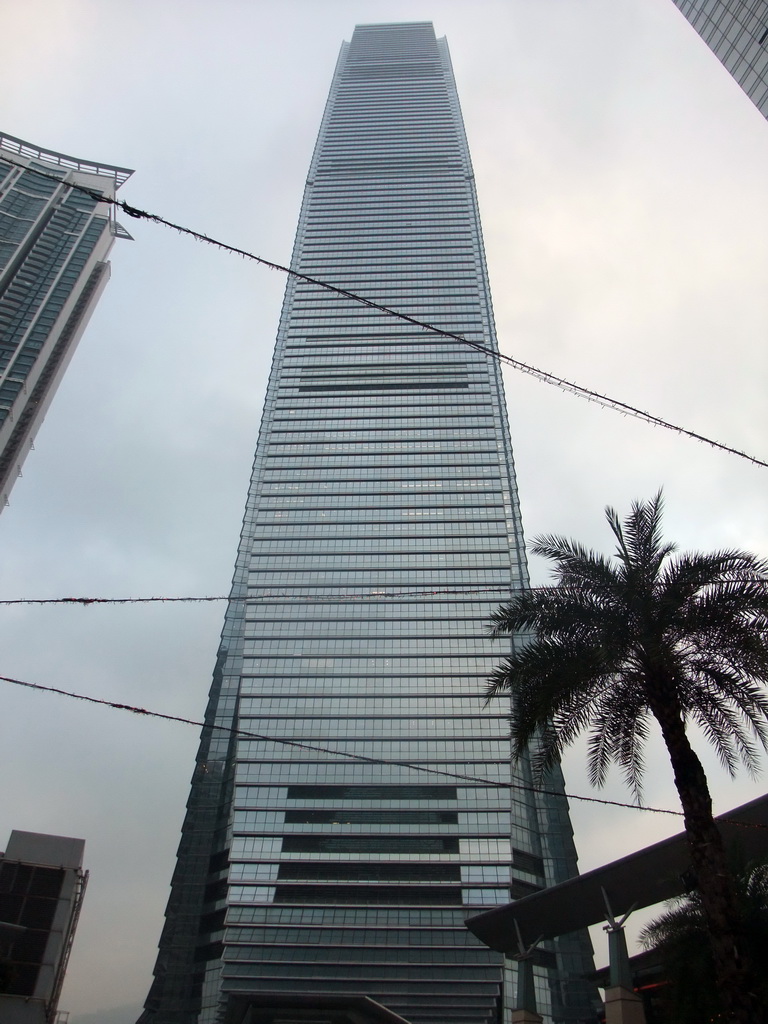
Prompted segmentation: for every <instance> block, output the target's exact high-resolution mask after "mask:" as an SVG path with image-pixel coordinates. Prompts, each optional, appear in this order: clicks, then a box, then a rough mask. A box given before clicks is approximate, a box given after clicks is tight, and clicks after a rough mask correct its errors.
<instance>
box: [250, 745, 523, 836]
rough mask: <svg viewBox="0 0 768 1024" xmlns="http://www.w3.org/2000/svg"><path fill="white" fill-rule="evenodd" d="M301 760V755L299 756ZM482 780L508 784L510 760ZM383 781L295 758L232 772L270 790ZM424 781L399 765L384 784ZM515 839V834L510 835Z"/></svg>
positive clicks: (488, 769)
mask: <svg viewBox="0 0 768 1024" xmlns="http://www.w3.org/2000/svg"><path fill="white" fill-rule="evenodd" d="M300 756H301V757H302V758H303V754H301V755H300ZM435 767H436V768H439V769H440V770H441V771H445V772H455V773H457V774H459V775H477V774H478V770H477V765H476V763H475V762H466V761H441V762H440V764H439V765H435ZM482 776H483V778H484V779H485V780H488V781H497V782H501V783H505V784H506V783H509V779H510V767H509V758H507V760H506V761H505V762H504V763H503V764H502V763H499V764H487V763H486V764H484V765H483V767H482ZM381 777H382V768H381V765H378V764H377V765H373V764H364V763H362V762H359V761H351V760H350V761H347V760H346V759H345V760H338V761H336V762H333V763H328V764H322V763H319V762H317V761H313V762H310V761H306V762H305V761H304V760H301V761H300V760H298V757H297V756H296V755H295V754H294V758H293V760H292V761H274V762H241V763H238V765H237V767H236V770H235V781H236V782H238V783H241V784H244V785H247V784H252V783H256V782H259V783H261V784H266V785H273V786H290V785H294V784H297V783H302V782H306V781H307V779H308V778H312V779H314V780H315V781H316V782H318V783H326V784H329V785H330V784H336V785H338V784H340V783H347V784H349V783H358V784H362V783H365V782H370V783H380V782H381ZM423 778H424V773H423V772H422V771H419V770H418V769H416V768H405V767H401V766H398V765H387V781H388V782H392V783H396V782H410V783H418V782H419V781H420V780H421V779H423ZM513 836H514V832H513ZM528 839H529V836H528V833H527V831H526V832H525V834H524V836H523V837H522V839H520V840H518V839H517V838H515V842H516V843H518V844H524V843H525V842H526V841H527V840H528Z"/></svg>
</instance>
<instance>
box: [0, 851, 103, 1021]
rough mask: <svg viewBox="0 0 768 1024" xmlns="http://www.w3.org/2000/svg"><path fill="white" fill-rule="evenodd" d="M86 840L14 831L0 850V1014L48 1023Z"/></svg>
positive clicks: (81, 882) (80, 886) (68, 943)
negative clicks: (3, 851) (6, 844)
mask: <svg viewBox="0 0 768 1024" xmlns="http://www.w3.org/2000/svg"><path fill="white" fill-rule="evenodd" d="M84 850H85V842H84V840H82V839H70V838H69V837H67V836H48V835H42V834H40V833H38V832H17V831H13V832H11V838H10V839H9V840H8V847H7V849H6V851H5V853H4V854H0V1021H2V1024H51V1022H52V1021H54V1020H55V1018H56V1008H57V1005H58V1001H59V995H60V993H61V986H62V984H63V983H64V974H65V972H66V969H67V961H68V960H69V953H70V950H71V948H72V941H73V939H74V936H75V927H76V925H77V919H78V917H79V915H80V907H81V906H82V902H83V894H84V892H85V887H86V884H87V881H88V872H87V871H84V870H83V852H84Z"/></svg>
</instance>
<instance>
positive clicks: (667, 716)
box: [488, 492, 768, 1024]
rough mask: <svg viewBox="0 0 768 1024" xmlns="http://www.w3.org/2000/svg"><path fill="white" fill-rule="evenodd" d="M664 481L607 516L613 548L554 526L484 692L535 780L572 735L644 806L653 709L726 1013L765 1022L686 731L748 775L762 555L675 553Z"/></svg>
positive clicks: (767, 622) (767, 601)
mask: <svg viewBox="0 0 768 1024" xmlns="http://www.w3.org/2000/svg"><path fill="white" fill-rule="evenodd" d="M662 504H663V503H662V497H661V492H659V494H657V495H656V497H655V498H653V499H652V500H651V501H648V502H635V503H634V505H633V506H632V511H631V512H630V514H629V515H628V516H627V517H626V518H625V520H624V522H623V523H622V522H621V521H620V519H619V517H618V515H617V514H616V512H615V511H614V510H613V509H610V508H609V509H606V518H607V520H608V524H609V526H610V528H611V531H612V532H613V535H614V537H615V539H616V542H617V549H616V552H615V555H614V558H613V559H607V558H605V557H603V556H602V555H600V554H597V553H595V552H592V551H589V550H587V549H586V548H584V547H583V546H582V545H580V544H577V543H575V542H573V541H570V540H567V539H565V538H562V537H542V538H539V539H538V540H537V541H536V543H535V544H534V547H533V550H534V551H535V552H536V554H540V555H544V556H545V557H547V558H550V559H551V560H552V561H553V562H554V563H555V583H554V585H553V586H549V587H544V588H541V589H537V590H530V591H526V592H523V593H521V594H520V595H519V596H517V597H516V598H515V599H514V600H513V601H512V602H511V603H510V604H508V605H504V606H502V607H501V608H499V609H498V611H497V612H496V613H495V615H494V616H493V620H492V625H491V629H492V632H493V633H494V635H497V636H498V635H501V634H506V633H510V634H513V635H514V636H515V638H516V640H515V646H514V647H513V653H512V655H511V657H509V658H507V659H506V660H505V661H504V662H503V663H502V664H501V665H499V666H498V668H497V669H496V670H495V671H494V672H493V674H492V676H491V678H490V681H489V687H488V699H490V698H492V697H496V696H499V695H501V694H506V693H509V694H511V696H512V716H511V726H512V740H513V750H514V755H515V757H516V758H520V757H521V756H522V755H523V753H524V752H525V751H526V750H530V751H531V757H532V763H533V766H534V769H535V770H536V771H537V772H538V776H539V777H541V776H542V775H543V774H544V773H546V771H547V770H548V769H550V768H552V767H553V766H554V765H556V764H557V763H558V761H559V759H560V756H561V753H562V751H563V750H564V748H565V747H567V746H568V745H569V744H570V743H571V742H572V741H573V740H574V739H575V738H576V737H577V736H578V735H579V734H581V733H583V732H587V733H588V747H587V758H588V769H589V776H590V781H591V782H592V784H593V785H596V786H600V785H602V784H603V783H604V782H605V780H606V776H607V773H608V769H609V768H610V766H611V764H614V763H615V764H616V765H618V766H619V768H620V769H621V770H622V772H623V773H624V777H625V779H626V781H627V783H628V785H629V786H630V788H631V789H632V791H633V793H634V795H635V797H636V799H637V800H638V803H639V802H640V799H641V795H642V794H641V785H642V777H643V770H644V760H643V747H644V744H645V742H646V740H647V739H648V735H649V728H650V724H651V719H655V720H656V723H657V724H658V727H659V729H660V730H661V735H662V737H663V739H664V743H665V744H666V747H667V752H668V754H669V759H670V761H671V764H672V769H673V773H674V780H675V786H676V787H677V791H678V794H679V797H680V803H681V805H682V809H683V814H684V821H685V831H686V833H687V837H688V845H689V850H690V856H691V863H692V867H693V870H694V873H695V876H696V880H697V887H698V889H699V891H700V893H701V900H702V906H703V908H704V913H705V915H706V920H707V929H708V932H709V937H710V942H711V945H712V954H713V959H714V964H715V970H716V973H717V980H718V984H719V986H720V989H721V992H722V993H723V1001H724V1004H725V1009H726V1013H727V1015H728V1016H727V1019H728V1020H729V1021H732V1022H734V1024H735V1022H738V1024H754V1022H755V1021H756V1020H758V1019H760V1011H759V1010H758V1008H757V997H756V996H755V994H754V991H753V986H752V984H751V981H750V978H751V971H750V969H749V965H748V962H747V957H746V954H745V952H744V950H743V949H742V948H741V946H742V944H741V936H740V923H739V916H738V911H737V907H736V899H735V895H734V889H733V882H732V880H731V877H730V874H729V872H728V869H727V865H726V858H725V854H724V850H723V843H722V840H721V837H720V833H719V832H718V829H717V826H716V824H715V822H714V820H713V817H712V801H711V798H710V794H709V788H708V785H707V779H706V776H705V774H704V769H703V767H702V765H701V762H700V760H699V758H698V756H697V754H696V753H695V751H694V749H693V747H692V746H691V742H690V739H689V736H688V731H687V727H688V726H689V725H690V724H694V725H698V726H699V727H700V728H701V730H702V732H703V734H704V736H705V737H706V738H707V739H708V740H709V742H710V743H712V744H713V745H714V747H715V749H716V751H717V753H718V755H719V757H720V761H721V762H722V764H723V766H724V767H725V768H726V769H727V771H728V772H729V773H730V774H731V775H733V774H734V773H735V771H736V769H737V767H738V766H739V764H740V763H743V764H744V765H745V766H746V767H747V769H748V770H749V771H750V772H752V773H755V772H756V770H757V767H758V756H759V753H760V748H761V747H762V748H765V747H766V746H767V745H768V698H767V697H766V692H765V689H764V684H765V682H766V681H768V563H767V562H765V561H763V560H760V559H757V558H755V557H754V556H753V555H749V554H746V553H745V552H742V551H717V552H714V553H712V554H690V555H678V556H675V557H672V556H673V552H674V550H675V548H674V545H672V544H667V543H664V542H663V540H662V536H661V517H662Z"/></svg>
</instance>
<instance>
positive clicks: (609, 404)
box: [29, 168, 768, 469]
mask: <svg viewBox="0 0 768 1024" xmlns="http://www.w3.org/2000/svg"><path fill="white" fill-rule="evenodd" d="M29 171H30V173H34V174H36V175H38V176H39V177H41V178H47V179H48V180H49V181H55V182H56V183H57V184H59V185H62V184H64V185H65V186H67V187H68V188H72V189H75V190H76V191H78V192H83V193H85V194H86V195H88V196H90V197H91V199H95V200H97V201H98V202H104V203H109V204H110V205H112V206H117V207H119V208H120V209H121V210H123V212H124V213H126V214H127V215H128V216H129V217H133V218H135V219H137V220H148V221H151V222H153V223H155V224H162V225H163V226H164V227H168V228H172V229H173V230H174V231H178V232H179V233H180V234H182V235H189V236H190V237H191V238H194V239H195V240H196V241H198V242H206V243H208V244H209V245H213V246H215V247H216V248H218V249H222V250H223V251H224V252H230V253H233V254H234V255H236V256H242V257H243V259H248V260H253V261H254V262H255V263H259V264H260V265H261V266H263V267H268V268H269V269H270V270H277V271H280V272H281V273H283V274H287V275H288V276H289V277H292V278H295V279H296V280H299V281H304V282H305V283H307V284H311V285H315V286H316V287H318V288H323V289H325V290H326V291H329V292H333V293H334V294H336V295H341V296H342V297H344V298H346V299H350V300H351V301H352V302H357V303H360V305H363V306H367V307H368V308H369V309H374V310H376V311H377V312H379V313H384V314H385V315H386V316H391V317H395V318H396V319H397V320H401V321H403V322H405V323H408V324H411V325H412V326H414V327H418V328H420V329H421V330H425V331H428V332H430V333H431V334H436V335H439V336H440V337H443V338H450V339H452V340H453V341H459V342H461V343H462V345H468V346H469V347H470V348H473V349H475V350H476V351H478V352H482V353H483V354H484V355H486V356H490V357H491V358H492V359H496V360H497V361H499V362H501V363H504V364H505V365H507V366H511V367H512V368H513V369H515V370H518V371H519V372H521V373H526V374H528V375H529V376H531V377H535V378H536V379H537V380H539V381H541V382H542V383H544V384H550V385H552V386H553V387H557V388H560V390H561V391H565V392H567V393H570V394H573V395H576V396H577V397H578V398H583V399H586V400H587V401H589V402H595V403H596V404H597V405H601V406H603V407H604V408H606V409H612V410H613V411H614V412H620V413H623V414H625V415H628V416H634V417H635V418H636V419H639V420H641V421H642V422H644V423H649V424H651V425H652V426H655V427H662V428H664V429H665V430H671V431H673V432H674V433H676V434H679V435H681V436H683V437H689V438H691V439H692V440H694V441H700V442H701V443H702V444H706V445H709V446H710V447H711V448H716V449H718V450H719V451H724V452H728V453H729V454H731V455H737V456H738V457H739V458H740V459H746V460H747V461H748V462H751V463H753V464H754V465H756V466H762V467H764V468H767V469H768V462H766V461H765V460H763V459H758V458H757V457H755V456H754V455H748V454H747V453H746V452H743V451H740V450H739V449H738V448H733V447H732V446H731V445H727V444H723V443H722V442H720V441H715V440H713V439H712V438H710V437H706V436H705V435H704V434H699V433H697V432H696V431H694V430H688V429H687V428H686V427H681V426H679V425H678V424H676V423H671V422H669V421H668V420H664V419H662V418H661V417H659V416H654V415H653V414H652V413H649V412H645V411H644V410H642V409H639V408H637V407H636V406H634V405H629V404H628V403H627V402H621V401H619V400H618V399H616V398H611V397H609V396H608V395H604V394H601V393H600V392H598V391H593V390H592V389H590V388H586V387H582V385H580V384H576V383H575V382H574V381H570V380H567V379H566V378H565V377H558V376H557V375H556V374H554V373H549V372H548V371H547V370H541V369H539V368H538V367H536V366H532V365H530V364H529V363H524V362H522V360H520V359H515V358H513V357H512V356H509V355H505V354H504V353H502V352H498V351H497V350H495V349H492V348H489V347H488V346H487V345H484V344H482V343H481V342H478V341H472V340H470V339H469V338H465V337H464V336H463V335H462V334H456V333H455V332H454V331H447V330H444V329H443V328H442V327H436V326H435V325H434V324H430V323H427V322H425V321H424V320H419V319H418V318H416V317H412V316H409V315H408V314H407V313H400V312H399V311H398V310H396V309H392V308H390V307H389V306H383V305H381V303H378V302H374V301H373V300H372V299H366V298H364V297H363V296H362V295H357V294H356V293H355V292H350V291H347V289H346V288H339V287H338V286H337V285H333V284H330V283H329V282H328V281H321V280H319V279H318V278H316V277H310V276H309V275H308V274H302V273H301V272H300V271H298V270H294V269H292V268H291V267H286V266H283V265H282V264H281V263H275V262H273V261H272V260H267V259H264V258H263V257H262V256H256V255H255V254H254V253H252V252H249V251H248V250H247V249H240V248H238V247H237V246H234V245H228V244H227V243H226V242H221V241H219V240H218V239H216V238H212V237H211V236H210V235H205V234H202V233H201V232H199V231H194V230H193V229H192V228H187V227H184V226H183V225H181V224H175V223H174V222H173V221H170V220H166V218H165V217H161V216H160V215H159V214H156V213H148V212H147V211H146V210H140V209H138V208H137V207H135V206H130V205H129V204H128V203H126V202H125V201H124V200H122V199H116V198H115V199H113V198H111V197H110V196H105V195H102V194H101V193H100V192H96V191H94V190H93V189H91V188H87V187H86V186H84V185H76V184H74V183H73V182H63V181H62V179H61V178H57V177H56V176H55V175H52V174H45V173H44V172H43V171H40V170H37V169H34V170H32V169H31V168H30V169H29Z"/></svg>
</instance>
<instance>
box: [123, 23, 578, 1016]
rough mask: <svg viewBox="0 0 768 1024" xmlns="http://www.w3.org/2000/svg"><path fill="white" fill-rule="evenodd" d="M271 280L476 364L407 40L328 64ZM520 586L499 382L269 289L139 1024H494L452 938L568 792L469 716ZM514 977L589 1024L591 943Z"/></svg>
mask: <svg viewBox="0 0 768 1024" xmlns="http://www.w3.org/2000/svg"><path fill="white" fill-rule="evenodd" d="M293 266H294V268H295V269H297V270H298V271H300V272H301V273H303V274H306V275H310V276H312V277H316V278H319V279H322V280H323V281H327V282H331V283H333V284H335V285H337V286H339V287H341V288H344V289H349V290H350V291H353V292H356V293H358V294H360V295H363V296H366V297H368V298H369V299H371V300H373V301H375V302H377V303H381V304H384V305H387V306H390V307H394V308H395V309H397V310H399V311H401V312H403V313H406V314H409V315H412V316H414V317H418V318H420V319H422V320H425V321H429V322H430V323H431V324H433V325H435V326H438V327H441V328H444V329H446V330H450V331H453V332H458V333H460V334H462V335H464V336H465V337H466V338H468V339H471V340H476V341H478V342H481V343H482V344H484V345H486V346H490V347H492V348H495V346H496V340H495V336H494V327H493V317H492V311H491V302H490V296H489V291H488V282H487V277H486V271H485V263H484V255H483V247H482V239H481V232H480V223H479V218H478V210H477V202H476V198H475V191H474V184H473V177H472V167H471V164H470V159H469V153H468V150H467V145H466V140H465V136H464V130H463V126H462V120H461V114H460V110H459V103H458V98H457V93H456V89H455V85H454V81H453V77H452V72H451V66H450V60H449V56H448V50H447V47H446V44H445V41H444V40H437V39H436V38H435V35H434V32H433V29H432V26H431V24H429V23H417V24H410V25H368V26H361V27H358V28H357V29H356V30H355V33H354V36H353V38H352V42H351V44H344V46H343V48H342V51H341V55H340V58H339V62H338V65H337V69H336V74H335V77H334V80H333V84H332V87H331V93H330V97H329V100H328V104H327V108H326V111H325V115H324V118H323V122H322V126H321V129H320V136H319V139H318V142H317V146H316V149H315V153H314V157H313V160H312V164H311V167H310V172H309V177H308V182H307V186H306V193H305V197H304V203H303V206H302V211H301V218H300V222H299V227H298V234H297V238H296V244H295V250H294V257H293ZM526 582H527V576H526V567H525V555H524V546H523V538H522V529H521V522H520V513H519V506H518V499H517V493H516V485H515V479H514V469H513V462H512V452H511V447H510V440H509V434H508V428H507V423H506V414H505V403H504V394H503V388H502V382H501V375H500V372H499V367H498V364H497V362H496V361H495V360H494V359H492V358H489V357H488V356H486V355H484V354H482V353H480V352H478V351H476V350H473V349H472V348H471V347H469V346H467V345H464V344H462V343H461V342H458V341H454V340H450V339H445V338H441V337H439V336H436V335H434V334H431V333H429V332H427V331H425V330H422V329H419V328H417V327H415V326H413V325H410V324H408V323H404V322H402V321H398V320H396V319H393V318H392V317H391V316H388V315H386V314H383V313H381V312H378V311H376V310H374V309H371V308H366V307H364V306H361V305H360V304H359V303H356V302H354V301H351V300H349V299H347V298H345V297H343V296H339V295H334V294H331V293H329V292H328V291H326V290H324V289H322V288H320V287H318V286H316V285H312V284H310V283H307V282H303V281H300V280H296V279H291V280H289V282H288V286H287V290H286V296H285V302H284V307H283V313H282V318H281V322H280V327H279V332H278V339H277V347H276V351H275V356H274V364H273V369H272V374H271V378H270V382H269V386H268V392H267V398H266V405H265V410H264V417H263V421H262V427H261V433H260V436H259V443H258V449H257V452H256V459H255V464H254V471H253V478H252V483H251V489H250V493H249V498H248V505H247V510H246V516H245V523H244V527H243V534H242V540H241V546H240V551H239V556H238V562H237V568H236V573H235V582H234V587H233V591H232V598H231V602H230V606H229V611H228V614H227V619H226V624H225V628H224V634H223V639H222V647H221V650H220V654H219V664H218V667H217V671H216V674H215V678H214V687H213V690H212V694H211V703H210V705H209V709H208V719H207V721H208V723H209V728H208V729H206V732H205V734H204V737H203V744H202V747H201V755H200V760H199V763H198V767H197V773H196V778H195V783H194V785H193V790H192V797H191V799H190V804H189V812H188V816H187V822H186V825H185V835H184V838H183V840H182V845H181V848H180V856H179V865H178V868H177V873H176V876H175V880H174V888H173V894H172V897H171V902H170V904H169V910H168V924H167V926H166V930H165V932H164V936H163V940H162V941H161V950H160V957H159V960H158V968H157V972H156V973H157V980H156V982H155V985H154V987H153V990H152V992H151V993H150V998H149V1000H148V1002H147V1013H146V1014H145V1016H144V1018H143V1020H145V1021H147V1022H149V1021H154V1022H157V1024H160V1022H163V1024H187V1022H191V1021H198V1020H199V1021H200V1022H201V1024H214V1022H216V1021H218V1020H219V1019H220V1017H219V1014H221V1013H222V1012H223V1009H224V1008H225V1007H226V1006H227V1005H228V1000H230V999H231V998H232V997H233V996H236V995H238V994H239V995H240V996H243V997H245V996H247V994H248V993H253V992H259V991H270V992H276V991H277V992H291V991H299V992H301V993H307V992H312V993H322V994H324V995H329V994H334V993H339V994H340V993H357V994H363V995H367V996H369V997H371V998H373V999H375V1000H377V1001H378V1002H380V1003H382V1004H384V1005H385V1006H386V1007H388V1008H389V1009H390V1010H393V1011H395V1012H397V1013H399V1014H401V1015H402V1016H403V1017H405V1018H406V1019H407V1020H408V1021H411V1022H414V1024H491V1022H493V1021H497V1020H499V1019H501V1018H500V1017H499V1014H500V1006H501V1004H500V994H501V981H502V974H503V965H502V962H501V958H500V957H499V956H498V954H496V953H494V952H492V951H490V950H489V949H487V948H485V947H484V946H482V945H480V944H479V942H478V941H477V940H476V939H475V938H474V937H473V936H472V935H471V934H470V933H469V932H468V931H467V930H466V928H465V927H464V923H463V922H464V919H465V917H467V916H470V915H472V914H475V913H477V912H478V911H479V910H480V909H484V908H487V907H489V906H493V905H498V904H502V903H507V902H509V899H510V897H513V898H517V897H520V896H523V895H526V894H528V893H530V892H533V891H535V890H536V889H538V888H540V887H542V886H544V885H545V884H548V883H550V882H553V881H555V880H560V879H562V878H563V877H566V876H567V875H568V874H571V873H573V871H574V868H575V862H574V855H573V847H572V842H571V836H570V826H569V823H568V815H567V807H566V806H565V800H564V798H557V797H554V798H552V797H547V798H538V799H535V798H534V796H533V795H532V794H531V792H530V791H528V790H526V789H515V788H510V783H517V784H520V783H522V784H523V785H525V784H527V782H528V781H529V780H528V777H527V775H526V774H525V772H524V771H521V772H520V773H519V774H515V775H513V773H512V770H511V767H510V744H509V740H508V731H509V730H508V724H507V721H506V714H505V713H506V710H507V709H506V708H505V707H504V705H503V704H502V703H498V704H496V705H494V706H493V707H491V708H490V709H489V708H485V707H484V706H483V697H482V694H483V691H484V688H485V685H486V679H487V676H488V674H489V672H490V670H491V669H492V668H493V666H494V665H495V664H496V663H497V661H498V660H499V658H500V657H502V656H503V654H504V647H503V645H502V644H501V643H499V642H492V641H490V640H489V638H488V635H487V632H486V624H487V622H488V619H489V615H490V613H491V610H492V609H493V608H494V607H496V606H497V605H498V603H499V602H500V601H501V600H503V599H504V597H505V596H507V595H509V593H510V591H511V590H515V589H517V588H519V587H522V586H525V585H526ZM217 725H219V726H224V727H225V729H226V728H235V729H237V730H239V731H240V734H239V736H238V737H237V738H236V739H235V738H233V737H232V735H231V733H229V732H227V731H225V730H217V729H216V728H215V726H217ZM195 944H196V950H194V949H193V946H194V945H195ZM536 963H537V966H536V974H537V984H538V985H539V991H538V995H539V1006H540V1009H541V1011H542V1012H544V1013H546V1014H547V1015H548V1016H547V1019H552V1018H551V1016H550V1015H551V1014H552V1012H553V1011H554V1012H555V1013H556V1014H557V1019H558V1020H570V1021H582V1020H593V1019H594V1015H593V1014H592V1011H591V1008H590V1006H589V1000H588V998H585V996H584V992H583V990H582V987H581V986H580V983H579V982H578V980H576V975H578V974H579V973H581V972H583V971H586V970H588V969H589V967H590V966H591V964H590V961H589V956H588V947H586V946H585V945H584V944H583V943H581V942H577V943H575V944H571V945H568V944H567V943H565V944H563V945H562V948H561V949H560V950H559V951H558V950H556V949H555V947H554V946H551V947H550V948H549V949H544V950H541V951H540V952H539V953H538V954H537V961H536ZM174 1007H175V1008H176V1010H174V1009H173V1008H174ZM180 1007H181V1009H180V1010H179V1008H180ZM177 1011H178V1012H177ZM198 1015H199V1016H198Z"/></svg>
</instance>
